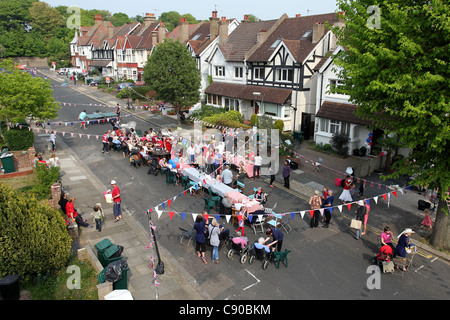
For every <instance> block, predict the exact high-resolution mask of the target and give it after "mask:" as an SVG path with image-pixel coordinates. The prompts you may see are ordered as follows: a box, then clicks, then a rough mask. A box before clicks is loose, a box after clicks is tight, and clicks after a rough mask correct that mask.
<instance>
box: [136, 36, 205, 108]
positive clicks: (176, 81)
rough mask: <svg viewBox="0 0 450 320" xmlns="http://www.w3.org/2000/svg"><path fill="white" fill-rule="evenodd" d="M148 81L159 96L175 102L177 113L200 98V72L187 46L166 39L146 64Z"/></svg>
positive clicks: (160, 98) (146, 78)
mask: <svg viewBox="0 0 450 320" xmlns="http://www.w3.org/2000/svg"><path fill="white" fill-rule="evenodd" d="M144 80H145V83H146V84H148V85H149V86H150V87H151V90H153V91H155V93H156V98H157V99H159V100H163V101H165V102H168V103H170V104H172V105H173V106H174V107H175V109H176V111H177V113H178V112H179V111H180V110H181V108H182V107H190V106H192V105H193V104H195V103H197V102H198V101H199V99H200V92H199V88H200V72H199V70H198V69H197V63H196V61H195V59H194V58H193V57H192V55H191V53H190V52H189V50H188V49H187V47H186V46H185V45H183V44H181V43H180V42H178V41H176V42H174V41H172V40H170V39H166V40H165V41H164V42H162V43H160V44H158V46H157V47H155V49H154V51H153V53H152V55H151V56H150V58H149V59H148V61H147V63H146V65H145V67H144Z"/></svg>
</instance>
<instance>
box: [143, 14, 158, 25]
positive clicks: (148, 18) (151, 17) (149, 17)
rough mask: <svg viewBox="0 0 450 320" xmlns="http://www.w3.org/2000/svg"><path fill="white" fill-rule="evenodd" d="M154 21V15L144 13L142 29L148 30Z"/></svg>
mask: <svg viewBox="0 0 450 320" xmlns="http://www.w3.org/2000/svg"><path fill="white" fill-rule="evenodd" d="M155 21H156V17H155V14H154V13H146V14H145V17H144V27H145V28H148V27H149V26H150V25H151V24H152V23H153V22H155Z"/></svg>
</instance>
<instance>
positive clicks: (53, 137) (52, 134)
mask: <svg viewBox="0 0 450 320" xmlns="http://www.w3.org/2000/svg"><path fill="white" fill-rule="evenodd" d="M50 143H51V144H52V151H53V152H55V151H56V149H55V148H56V134H55V131H52V132H51V133H50Z"/></svg>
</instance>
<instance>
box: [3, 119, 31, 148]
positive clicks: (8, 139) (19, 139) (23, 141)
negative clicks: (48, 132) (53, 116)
mask: <svg viewBox="0 0 450 320" xmlns="http://www.w3.org/2000/svg"><path fill="white" fill-rule="evenodd" d="M1 130H2V134H3V139H4V144H5V145H6V146H7V147H8V150H11V151H15V150H28V148H30V147H32V146H33V143H34V134H33V131H31V130H28V126H23V127H22V129H19V128H10V129H9V130H6V126H5V125H2V128H1Z"/></svg>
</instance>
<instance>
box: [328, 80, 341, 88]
mask: <svg viewBox="0 0 450 320" xmlns="http://www.w3.org/2000/svg"><path fill="white" fill-rule="evenodd" d="M342 85H344V83H343V82H342V81H341V80H336V79H330V89H331V88H336V87H337V86H342Z"/></svg>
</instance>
